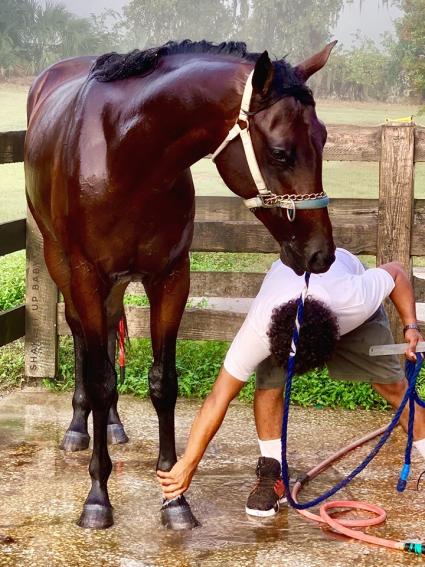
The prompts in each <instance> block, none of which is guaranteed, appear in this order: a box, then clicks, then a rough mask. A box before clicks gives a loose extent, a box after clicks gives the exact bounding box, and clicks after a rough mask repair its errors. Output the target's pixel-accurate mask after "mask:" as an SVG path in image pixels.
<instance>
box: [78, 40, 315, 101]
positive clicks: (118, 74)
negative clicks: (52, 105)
mask: <svg viewBox="0 0 425 567" xmlns="http://www.w3.org/2000/svg"><path fill="white" fill-rule="evenodd" d="M180 53H195V54H196V53H212V54H215V55H223V56H229V57H237V58H240V59H245V60H247V61H253V62H255V61H256V60H257V59H258V58H259V57H260V55H261V54H260V53H253V52H250V51H248V49H247V46H246V43H245V42H243V41H223V42H222V43H213V42H210V41H206V40H202V41H191V40H190V39H185V40H183V41H179V42H177V41H168V42H167V43H164V45H161V46H160V47H152V48H150V49H145V50H144V51H140V50H139V49H134V50H133V51H130V52H129V53H125V54H120V53H116V52H115V51H114V52H112V53H105V54H104V55H100V56H99V57H98V58H97V59H96V61H95V62H94V63H93V65H92V67H91V69H90V72H89V76H88V78H89V79H90V78H95V79H96V80H97V81H100V82H103V83H107V82H112V81H118V80H121V79H126V78H128V77H136V76H139V77H142V76H144V75H147V74H149V73H152V72H153V71H154V70H155V69H156V68H157V66H158V63H159V61H160V59H161V58H162V57H166V56H167V55H176V54H180ZM273 65H274V67H275V71H276V79H277V80H275V88H274V89H273V91H274V93H273V94H274V96H273V99H274V100H276V96H277V97H278V98H280V97H283V96H294V97H295V98H297V99H298V100H300V101H301V102H302V103H304V104H312V105H314V99H313V96H312V93H311V91H310V89H309V88H308V87H307V86H306V85H305V84H304V83H303V81H301V80H300V78H299V76H298V75H297V73H296V72H295V69H294V67H292V66H291V65H290V64H289V63H288V62H287V61H286V60H285V59H284V58H283V59H278V60H275V61H273ZM268 103H270V101H268Z"/></svg>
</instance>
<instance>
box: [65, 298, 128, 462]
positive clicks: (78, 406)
mask: <svg viewBox="0 0 425 567" xmlns="http://www.w3.org/2000/svg"><path fill="white" fill-rule="evenodd" d="M121 303H122V300H121ZM67 311H68V309H67V310H66V313H67ZM66 319H67V322H68V324H69V326H70V327H71V329H72V330H73V337H74V352H75V390H74V395H73V398H72V407H73V416H72V420H71V423H70V425H69V427H68V429H67V431H66V433H65V435H64V438H63V441H62V443H61V445H60V448H61V449H63V450H64V451H68V452H74V451H82V450H84V449H87V448H88V447H89V443H90V435H89V433H88V429H87V420H88V416H89V414H90V411H91V408H90V404H89V401H88V398H87V394H86V391H85V386H84V381H83V359H84V349H85V346H84V340H83V337H82V332H81V330H80V325H79V323H78V322H77V321H75V319H74V318H72V317H71V315H70V314H69V313H68V314H67V317H66ZM116 320H117V316H115V317H113V318H111V320H110V321H109V325H110V329H109V331H108V354H109V359H110V361H111V363H112V364H113V365H114V364H115V351H116V325H115V323H116ZM117 404H118V392H116V394H115V398H114V400H113V402H112V406H111V409H110V411H109V417H108V428H107V435H108V443H109V444H111V445H116V444H122V443H127V442H128V437H127V434H126V432H125V430H124V426H123V424H122V422H121V419H120V417H119V414H118V407H117Z"/></svg>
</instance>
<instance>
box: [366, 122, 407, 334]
mask: <svg viewBox="0 0 425 567" xmlns="http://www.w3.org/2000/svg"><path fill="white" fill-rule="evenodd" d="M381 140H382V149H381V160H380V163H379V209H378V237H377V254H376V257H377V258H376V259H377V264H378V265H380V264H383V263H385V262H391V261H393V260H397V261H398V262H401V263H402V264H403V266H404V268H405V270H406V271H407V273H408V274H409V277H410V279H412V259H411V255H410V248H411V231H412V223H413V209H414V182H413V173H414V165H415V164H414V149H415V147H414V146H415V125H414V124H385V125H383V126H382V135H381ZM386 308H387V312H388V316H389V319H390V324H391V329H392V331H393V334H394V339H395V340H396V341H397V342H402V341H403V340H404V337H403V332H402V327H401V324H400V318H399V316H398V313H397V311H396V309H395V308H394V306H393V305H392V303H391V302H390V301H388V303H387V305H386Z"/></svg>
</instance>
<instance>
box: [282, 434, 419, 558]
mask: <svg viewBox="0 0 425 567" xmlns="http://www.w3.org/2000/svg"><path fill="white" fill-rule="evenodd" d="M386 429H387V426H384V427H381V428H379V429H376V430H375V431H372V432H371V433H368V434H367V435H365V436H364V437H362V438H361V439H358V440H357V441H354V442H353V443H351V444H350V445H347V446H346V447H344V448H343V449H340V450H339V451H337V452H336V453H334V454H333V455H331V456H330V457H328V458H327V459H325V460H324V461H322V462H321V463H319V464H318V465H316V466H315V467H313V468H312V469H311V470H309V471H308V473H307V474H305V475H304V476H303V477H302V478H299V479H297V481H296V482H295V484H294V486H293V488H292V490H291V495H292V498H293V499H294V500H295V502H297V503H298V500H297V496H298V493H299V492H300V490H301V488H302V487H303V485H304V484H305V483H306V482H307V481H310V480H312V479H313V478H315V477H316V476H318V475H319V474H320V473H321V472H323V471H324V470H326V469H327V468H328V467H329V465H331V464H332V463H334V462H335V461H337V460H338V459H340V458H341V457H343V456H344V455H346V454H347V453H350V452H351V451H353V450H354V449H356V448H358V447H360V446H362V445H364V444H365V443H367V442H368V441H371V440H372V439H375V437H378V436H380V435H382V434H383V433H384V432H385V430H386ZM337 508H344V509H345V510H347V509H357V510H365V511H367V512H371V513H372V514H374V516H373V517H371V518H361V519H360V518H359V519H346V518H344V519H343V518H341V519H337V518H334V517H332V516H331V515H330V514H329V511H330V510H335V509H337ZM297 512H298V513H299V514H301V516H303V517H304V518H307V519H308V520H312V521H314V522H317V523H319V524H325V525H328V526H329V527H330V528H331V529H332V530H333V531H335V532H337V533H340V534H343V535H345V536H347V537H350V538H353V539H356V540H359V541H364V542H367V543H372V544H374V545H380V546H382V547H387V548H390V549H399V550H402V551H410V552H412V553H417V554H421V553H422V544H421V543H415V542H403V541H397V540H390V539H385V538H381V537H376V536H372V535H369V534H366V533H364V532H362V531H359V530H358V529H353V528H364V527H369V526H376V525H379V524H382V523H383V522H384V521H385V519H386V512H385V510H384V509H383V508H380V507H379V506H375V505H374V504H369V503H367V502H360V501H357V500H334V501H332V502H326V503H325V504H322V505H321V506H320V509H319V514H313V513H312V512H309V511H308V510H297Z"/></svg>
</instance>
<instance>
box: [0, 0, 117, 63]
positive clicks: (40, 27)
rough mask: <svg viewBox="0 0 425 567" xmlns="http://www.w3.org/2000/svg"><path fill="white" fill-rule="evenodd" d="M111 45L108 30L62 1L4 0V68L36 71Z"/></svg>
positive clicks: (0, 48)
mask: <svg viewBox="0 0 425 567" xmlns="http://www.w3.org/2000/svg"><path fill="white" fill-rule="evenodd" d="M109 47H110V43H109V41H108V33H107V31H106V30H101V29H100V28H99V26H96V25H95V22H94V21H91V20H89V19H87V18H77V17H76V16H74V15H73V14H71V13H70V12H69V11H68V10H67V9H66V8H65V7H64V6H62V5H61V4H55V3H53V2H50V1H47V2H45V3H42V2H41V1H39V0H2V3H1V5H0V70H1V72H2V74H12V73H17V72H18V73H22V74H34V73H37V72H39V71H40V70H41V69H43V68H44V67H46V66H48V65H50V64H51V63H53V62H55V61H58V60H60V59H64V58H65V57H70V56H73V55H82V54H85V53H94V54H95V53H101V52H102V51H105V50H107V49H108V48H109Z"/></svg>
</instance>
